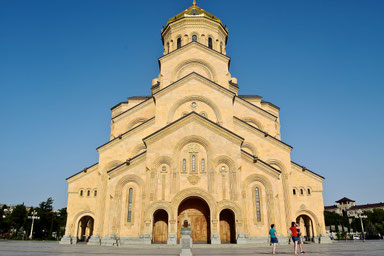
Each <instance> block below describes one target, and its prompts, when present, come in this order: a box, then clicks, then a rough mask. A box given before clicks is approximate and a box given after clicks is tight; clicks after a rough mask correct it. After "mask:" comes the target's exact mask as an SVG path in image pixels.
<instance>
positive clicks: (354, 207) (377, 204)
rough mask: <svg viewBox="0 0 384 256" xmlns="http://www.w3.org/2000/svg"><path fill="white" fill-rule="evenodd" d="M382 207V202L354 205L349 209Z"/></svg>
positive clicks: (383, 205) (383, 204)
mask: <svg viewBox="0 0 384 256" xmlns="http://www.w3.org/2000/svg"><path fill="white" fill-rule="evenodd" d="M353 202H354V201H353ZM375 208H384V203H382V202H381V203H375V204H361V205H354V206H352V207H351V208H349V209H350V210H359V209H375Z"/></svg>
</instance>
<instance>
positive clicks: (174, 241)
mask: <svg viewBox="0 0 384 256" xmlns="http://www.w3.org/2000/svg"><path fill="white" fill-rule="evenodd" d="M167 244H177V236H176V234H174V233H170V234H169V235H168V240H167Z"/></svg>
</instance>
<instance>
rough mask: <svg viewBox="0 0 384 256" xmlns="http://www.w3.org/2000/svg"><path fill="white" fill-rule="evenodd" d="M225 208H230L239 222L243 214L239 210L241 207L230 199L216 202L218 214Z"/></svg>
mask: <svg viewBox="0 0 384 256" xmlns="http://www.w3.org/2000/svg"><path fill="white" fill-rule="evenodd" d="M225 209H230V210H232V211H233V213H234V214H235V218H236V220H238V221H239V222H241V221H242V220H243V214H242V212H241V208H240V206H239V205H238V204H237V203H235V202H233V201H230V200H221V201H220V202H219V203H218V204H217V212H218V213H219V214H220V212H221V211H222V210H225Z"/></svg>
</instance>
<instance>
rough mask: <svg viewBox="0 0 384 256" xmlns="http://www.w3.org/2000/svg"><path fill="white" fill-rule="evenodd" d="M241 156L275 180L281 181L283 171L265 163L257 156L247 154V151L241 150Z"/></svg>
mask: <svg viewBox="0 0 384 256" xmlns="http://www.w3.org/2000/svg"><path fill="white" fill-rule="evenodd" d="M241 156H242V157H243V158H244V159H246V160H247V161H249V162H252V163H253V164H255V165H256V166H258V167H259V168H260V169H262V170H263V171H265V172H266V173H268V174H270V175H272V176H273V177H274V178H277V179H280V178H279V177H280V174H281V171H280V170H278V169H276V168H274V167H273V166H271V165H269V164H268V163H266V162H264V161H263V160H261V159H260V158H258V157H257V156H254V155H252V154H250V153H248V152H246V151H245V150H241Z"/></svg>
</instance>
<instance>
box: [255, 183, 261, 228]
mask: <svg viewBox="0 0 384 256" xmlns="http://www.w3.org/2000/svg"><path fill="white" fill-rule="evenodd" d="M255 197H256V198H255V199H256V219H257V221H258V222H260V221H261V210H260V191H259V188H256V189H255Z"/></svg>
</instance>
